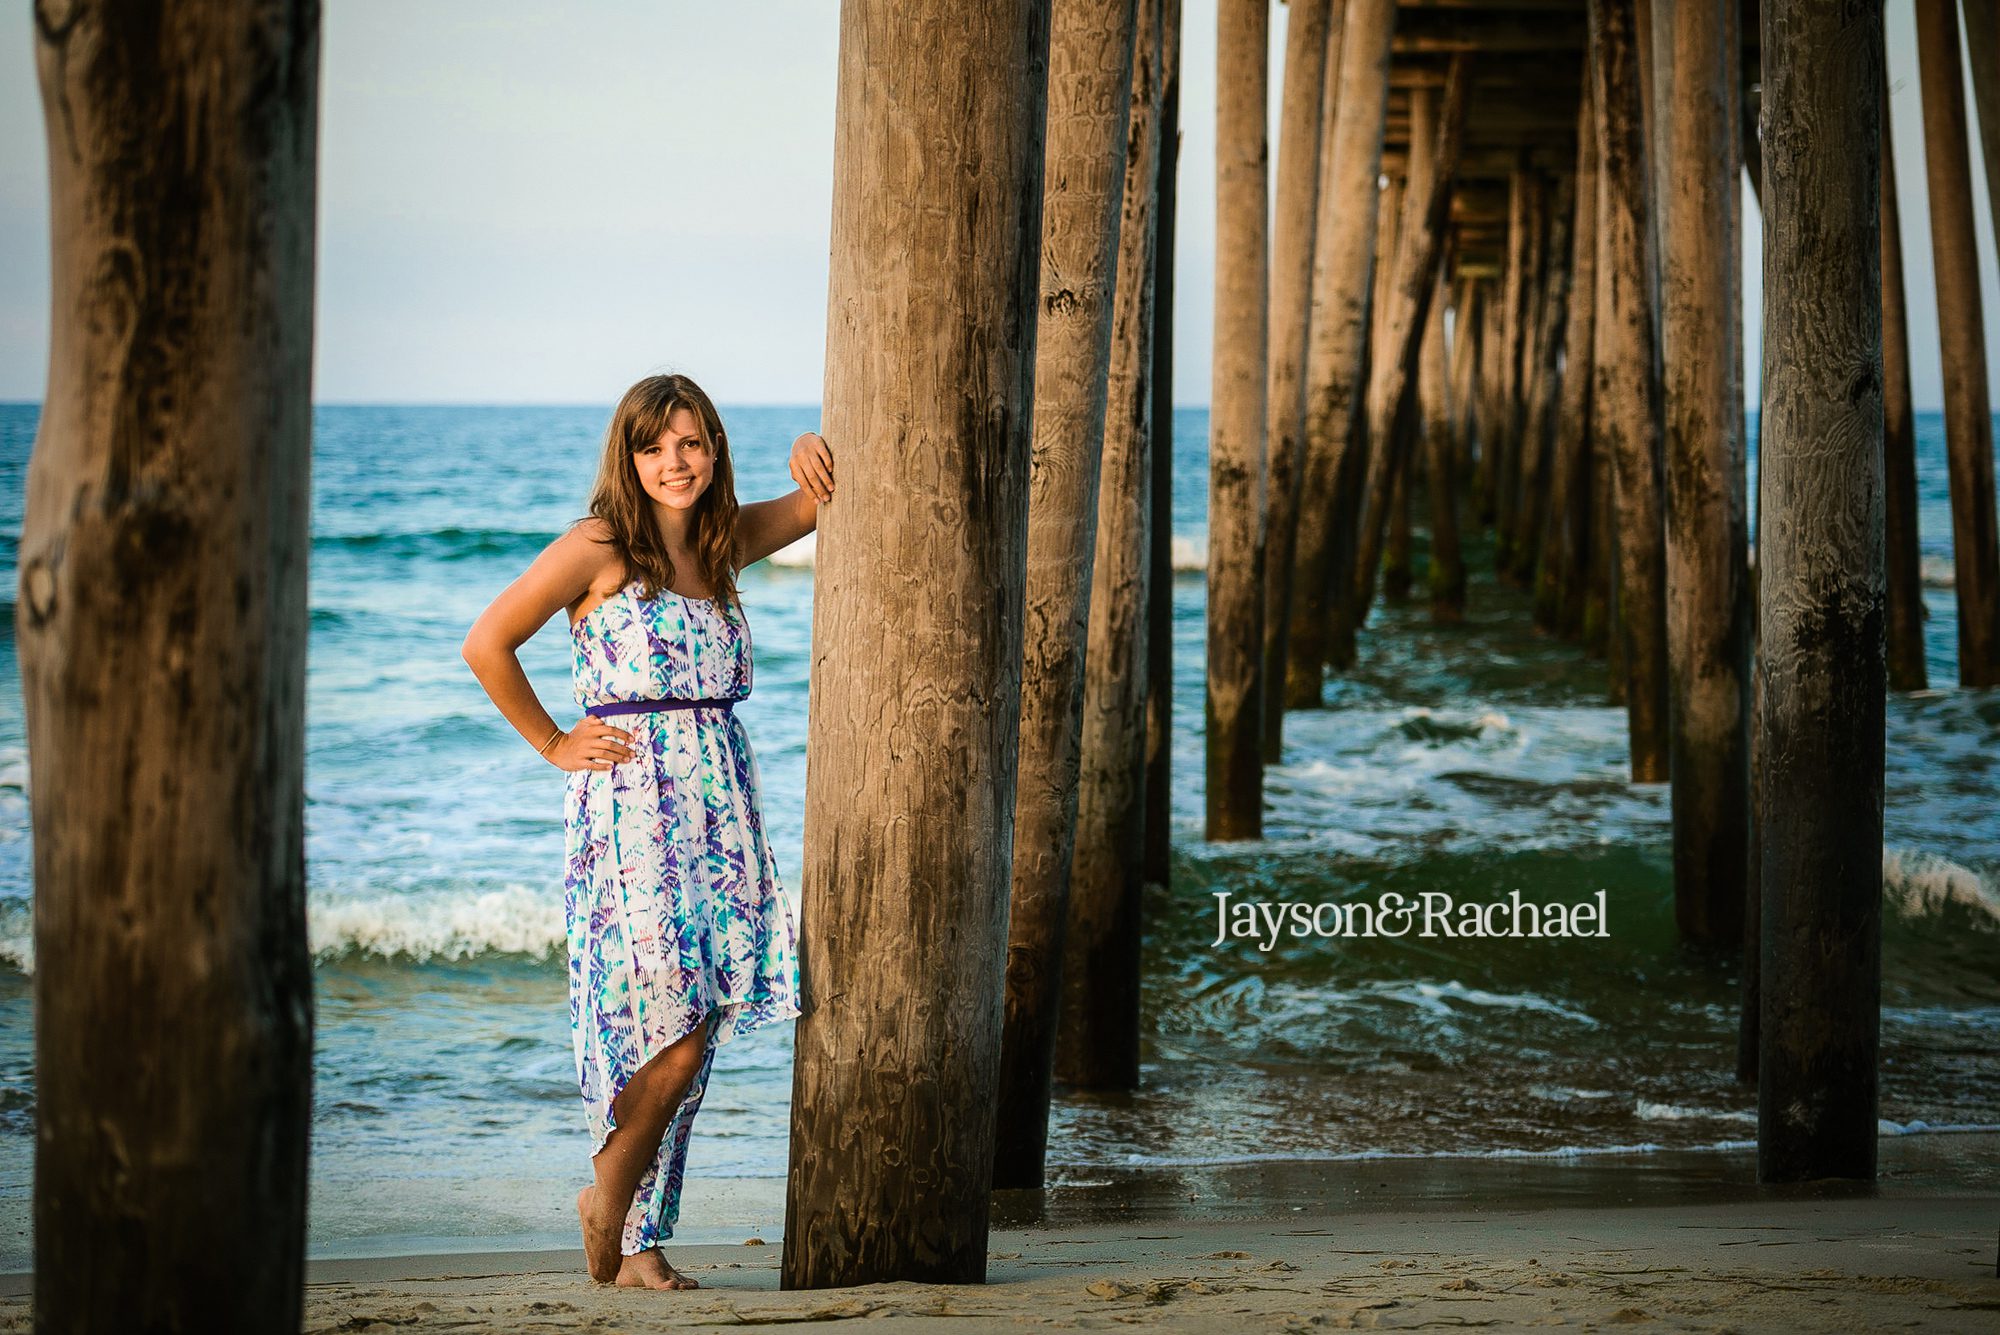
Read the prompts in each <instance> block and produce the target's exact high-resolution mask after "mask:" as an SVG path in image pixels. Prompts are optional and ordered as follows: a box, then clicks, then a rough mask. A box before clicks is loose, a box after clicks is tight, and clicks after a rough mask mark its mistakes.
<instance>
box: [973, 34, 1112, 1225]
mask: <svg viewBox="0 0 2000 1335" xmlns="http://www.w3.org/2000/svg"><path fill="white" fill-rule="evenodd" d="M1137 15H1138V0H1113V2H1112V3H1110V4H1100V3H1097V0H1054V4H1053V10H1052V14H1051V17H1050V31H1049V102H1048V130H1047V134H1046V137H1045V138H1046V142H1045V148H1044V157H1043V171H1042V180H1043V190H1044V193H1043V199H1042V249H1041V304H1040V307H1039V310H1038V313H1037V318H1036V332H1035V401H1034V409H1033V412H1034V425H1033V430H1032V439H1033V448H1032V458H1033V461H1034V462H1033V467H1032V469H1031V470H1030V480H1029V486H1028V556H1027V594H1026V604H1025V618H1026V619H1025V626H1024V632H1023V636H1022V655H1021V729H1020V752H1019V758H1018V760H1017V763H1016V764H1017V779H1016V783H1015V794H1014V866H1013V890H1012V895H1011V898H1010V901H1009V902H1010V908H1009V911H1008V919H1007V1001H1006V1018H1005V1021H1004V1024H1003V1027H1002V1032H1001V1040H1000V1086H999V1100H1000V1113H999V1117H998V1119H997V1125H996V1131H995V1147H994V1157H993V1185H994V1186H996V1187H1039V1186H1041V1185H1042V1170H1043V1163H1044V1160H1045V1157H1046V1154H1047V1150H1048V1124H1049V1086H1050V1072H1051V1070H1052V1066H1053V1062H1054V1060H1055V1034H1056V1006H1057V1003H1058V1002H1059V1001H1060V999H1061V992H1060V986H1061V977H1062V952H1063V938H1064V934H1065V928H1066V925H1067V923H1068V919H1069V888H1070V880H1069V877H1070V857H1071V855H1072V853H1073V852H1074V850H1075V848H1076V782H1077V767H1078V745H1079V743H1078V739H1079V736H1080V733H1081V729H1082V722H1083V679H1084V649H1085V643H1086V633H1087V631H1088V628H1089V624H1090V575H1091V565H1092V557H1093V554H1094V552H1095V547H1096V537H1097V471H1098V458H1099V456H1100V454H1101V453H1102V452H1103V448H1104V412H1105V407H1104V405H1105V392H1106V390H1105V383H1106V374H1107V372H1108V370H1109V367H1110V362H1111V314H1112V290H1113V282H1114V279H1115V278H1116V275H1117V264H1118V221H1119V211H1120V204H1121V202H1122V200H1123V198H1124V182H1125V131H1126V127H1127V125H1128V123H1129V122H1130V119H1131V105H1132V45H1133V32H1134V27H1135V25H1136V23H1137Z"/></svg>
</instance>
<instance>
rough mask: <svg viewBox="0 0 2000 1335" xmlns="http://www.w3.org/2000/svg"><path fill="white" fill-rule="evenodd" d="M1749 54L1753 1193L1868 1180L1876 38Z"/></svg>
mask: <svg viewBox="0 0 2000 1335" xmlns="http://www.w3.org/2000/svg"><path fill="white" fill-rule="evenodd" d="M1924 8H1925V6H1921V5H1920V6H1918V9H1919V11H1920V14H1921V11H1922V10H1923V9H1924ZM1763 42H1764V98H1763V117H1764V126H1763V129H1764V135H1763V138H1764V213H1765V217H1764V233H1765V237H1766V240H1765V243H1764V301H1765V305H1764V385H1765V391H1764V411H1765V414H1766V417H1765V421H1764V426H1763V433H1762V467H1761V468H1760V470H1759V472H1760V475H1761V479H1762V487H1763V493H1764V504H1763V515H1762V518H1763V527H1762V529H1761V530H1760V531H1759V533H1758V543H1757V561H1758V567H1759V570H1758V603H1759V626H1760V630H1761V632H1762V644H1761V657H1762V660H1763V662H1762V667H1763V682H1764V700H1763V707H1762V711H1761V714H1762V718H1761V729H1762V732H1763V737H1762V741H1761V745H1760V746H1759V752H1760V754H1761V756H1762V761H1763V775H1762V817H1763V819H1762V845H1763V846H1762V873H1761V879H1762V900H1763V947H1762V951H1761V955H1762V969H1761V976H1762V1006H1761V1012H1762V1018H1761V1026H1760V1028H1761V1034H1760V1056H1759V1061H1758V1078H1757V1177H1758V1180H1759V1181H1764V1182H1783V1181H1797V1180H1803V1179H1808V1178H1818V1177H1855V1178H1873V1177H1874V1175H1875V1137H1876V1113H1877V1107H1876V1103H1877V1086H1876V1060H1877V1046H1878V1045H1877V1031H1878V1027H1879V1025H1880V992H1881V966H1882V752H1883V742H1882V722H1883V689H1884V668H1883V638H1882V618H1883V551H1882V374H1881V372H1882V292H1881V279H1882V251H1881V233H1880V228H1881V222H1880V216H1881V215H1880V208H1881V203H1880V198H1879V196H1878V194H1877V191H1878V190H1879V189H1880V188H1881V181H1880V143H1881V139H1880V117H1881V106H1882V102H1881V86H1880V81H1881V77H1882V74H1881V70H1882V65H1881V58H1882V47H1881V43H1882V29H1881V25H1880V20H1879V17H1878V16H1875V15H1869V16H1866V17H1865V18H1864V19H1863V20H1862V21H1856V20H1855V18H1854V17H1853V16H1852V14H1851V13H1850V12H1849V11H1846V10H1843V9H1840V8H1837V7H1834V6H1829V5H1824V4H1819V3H1809V2H1807V0H1764V12H1763ZM1953 77H1954V79H1955V78H1956V67H1955V66H1954V67H1953Z"/></svg>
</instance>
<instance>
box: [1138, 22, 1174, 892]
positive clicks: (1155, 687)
mask: <svg viewBox="0 0 2000 1335" xmlns="http://www.w3.org/2000/svg"><path fill="white" fill-rule="evenodd" d="M1160 63H1161V66H1162V68H1163V70H1164V72H1165V78H1164V80H1163V82H1162V85H1161V91H1160V153H1159V179H1160V184H1159V186H1158V193H1157V199H1156V202H1155V204H1154V212H1155V215H1156V216H1155V220H1154V225H1153V238H1154V239H1153V311H1154V315H1155V317H1156V318H1155V319H1154V321H1153V362H1152V368H1151V370H1150V372H1149V374H1150V376H1151V379H1152V391H1153V408H1152V422H1153V424H1154V430H1155V431H1156V432H1157V434H1158V440H1159V448H1158V449H1156V450H1154V451H1152V453H1151V455H1150V456H1149V458H1150V461H1151V466H1152V488H1153V496H1152V503H1153V514H1152V532H1151V533H1149V534H1148V535H1147V541H1148V542H1149V543H1150V544H1151V550H1152V558H1151V562H1150V565H1149V567H1148V571H1147V584H1146V781H1145V787H1146V851H1145V861H1144V866H1145V878H1146V880H1147V881H1148V882H1150V883H1151V884H1153V885H1158V886H1163V887H1164V886H1166V885H1168V883H1169V881H1170V879H1171V874H1170V866H1169V864H1170V862H1171V860H1172V858H1171V855H1172V851H1173V845H1172V839H1171V833H1172V806H1173V790H1172V778H1173V720H1174V557H1173V553H1174V488H1173V479H1174V200H1175V198H1176V195H1177V193H1178V192H1177V190H1176V186H1177V184H1178V177H1179V172H1180V152H1181V25H1180V0H1168V3H1167V20H1166V22H1165V24H1164V25H1163V30H1162V32H1161V34H1160Z"/></svg>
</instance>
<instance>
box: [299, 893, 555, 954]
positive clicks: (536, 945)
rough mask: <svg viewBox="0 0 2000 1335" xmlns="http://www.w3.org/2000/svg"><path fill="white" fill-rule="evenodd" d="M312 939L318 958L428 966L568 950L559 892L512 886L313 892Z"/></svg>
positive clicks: (309, 937) (309, 936)
mask: <svg viewBox="0 0 2000 1335" xmlns="http://www.w3.org/2000/svg"><path fill="white" fill-rule="evenodd" d="M306 939H307V941H308V943H309V944H310V946H311V948H312V955H313V959H314V960H316V961H321V960H328V959H335V958H338V957H339V956H341V955H345V954H350V953H353V954H362V955H380V956H383V957H392V956H402V957H405V958H408V959H412V960H416V961H417V962H418V963H422V962H424V961H426V960H432V959H446V960H458V959H466V958H469V957H471V956H474V955H483V954H488V953H499V954H518V955H533V956H535V957H537V958H546V957H547V956H548V955H550V954H551V953H553V952H554V951H557V950H560V949H565V948H566V936H565V928H564V925H563V903H562V893H561V891H560V890H535V889H530V888H529V887H527V886H525V885H508V886H503V887H501V888H499V889H497V890H484V891H480V892H477V893H475V894H467V893H465V892H464V891H462V890H439V891H432V892H419V893H415V894H412V893H408V892H403V893H393V894H378V895H362V896H357V895H352V894H343V895H337V896H336V895H319V894H315V895H313V896H312V897H311V898H310V899H309V901H308V903H307V905H306Z"/></svg>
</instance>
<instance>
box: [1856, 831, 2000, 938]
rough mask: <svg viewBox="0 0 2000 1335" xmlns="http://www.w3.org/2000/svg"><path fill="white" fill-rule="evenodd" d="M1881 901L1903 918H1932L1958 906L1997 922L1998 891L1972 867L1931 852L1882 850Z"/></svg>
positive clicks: (1999, 914) (1999, 895)
mask: <svg viewBox="0 0 2000 1335" xmlns="http://www.w3.org/2000/svg"><path fill="white" fill-rule="evenodd" d="M1882 898H1883V901H1884V902H1885V903H1887V904H1888V905H1890V906H1891V907H1893V908H1895V909H1897V910H1899V911H1901V912H1902V913H1903V915H1904V916H1906V917H1913V918H1915V917H1932V916H1935V915H1936V914H1937V913H1939V912H1940V911H1942V910H1943V909H1944V907H1945V906H1946V905H1947V904H1962V905H1964V906H1965V907H1967V908H1969V909H1972V910H1974V911H1975V912H1976V913H1978V914H1981V915H1983V916H1985V917H1986V918H1988V919H1991V920H1992V921H1993V922H1995V923H2000V891H1996V890H1995V889H1994V887H1993V886H1991V885H1989V884H1987V882H1986V878H1985V877H1983V876H1981V875H1980V874H1979V873H1978V872H1976V871H1974V870H1973V869H1972V868H1970V867H1965V866H1961V865H1959V864H1958V863H1956V862H1953V861H1951V860H1950V859H1948V858H1941V857H1938V856H1937V855H1936V854H1934V853H1922V852H1917V851H1915V850H1913V849H1901V848H1889V849H1884V850H1883V852H1882Z"/></svg>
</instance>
